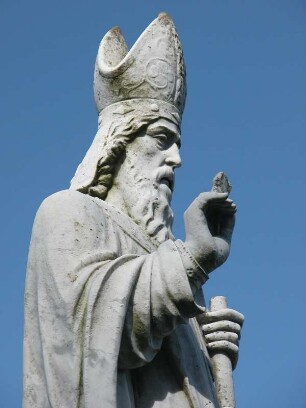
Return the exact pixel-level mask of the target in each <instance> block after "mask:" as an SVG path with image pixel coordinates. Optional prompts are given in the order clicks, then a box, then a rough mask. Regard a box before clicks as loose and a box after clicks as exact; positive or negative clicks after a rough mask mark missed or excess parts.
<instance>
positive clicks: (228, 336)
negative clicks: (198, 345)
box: [204, 331, 239, 346]
mask: <svg viewBox="0 0 306 408" xmlns="http://www.w3.org/2000/svg"><path fill="white" fill-rule="evenodd" d="M204 337H205V340H206V343H207V344H209V343H213V342H219V341H227V342H230V343H233V344H235V345H236V346H238V345H239V336H238V334H236V333H232V332H224V331H219V332H214V333H210V334H206V335H205V336H204Z"/></svg>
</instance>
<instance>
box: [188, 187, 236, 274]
mask: <svg viewBox="0 0 306 408" xmlns="http://www.w3.org/2000/svg"><path fill="white" fill-rule="evenodd" d="M235 212H236V205H235V204H234V203H233V201H232V200H230V199H229V198H228V193H218V192H215V191H211V192H207V193H201V194H200V195H199V196H198V197H197V198H196V199H195V200H194V201H193V202H192V203H191V205H190V206H189V207H188V209H187V210H186V211H185V214H184V221H185V232H186V240H185V245H186V246H187V248H188V249H189V251H190V252H191V253H192V255H193V256H194V257H195V259H196V260H197V262H198V263H199V264H200V265H201V266H202V267H203V269H204V270H205V271H206V272H207V273H209V272H211V271H213V270H214V269H216V268H217V267H218V266H220V265H222V264H223V263H224V262H225V261H226V259H227V257H228V255H229V252H230V244H231V238H232V233H233V229H234V225H235Z"/></svg>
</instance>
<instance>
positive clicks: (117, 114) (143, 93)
mask: <svg viewBox="0 0 306 408" xmlns="http://www.w3.org/2000/svg"><path fill="white" fill-rule="evenodd" d="M94 94H95V101H96V106H97V111H98V114H99V129H98V133H97V134H96V136H95V138H94V140H93V142H92V145H91V146H90V148H89V150H88V151H87V153H86V155H85V157H84V159H83V161H82V163H81V164H80V165H79V167H78V169H77V171H76V174H75V176H74V177H73V179H72V180H71V186H70V188H71V189H74V190H79V191H82V192H87V190H88V187H89V186H90V185H91V183H92V181H93V180H94V179H95V177H96V171H97V163H98V162H99V161H100V160H101V158H102V157H105V156H107V155H108V152H109V148H110V146H111V145H112V138H113V137H114V136H113V133H112V126H113V124H114V123H118V122H117V121H118V120H119V121H120V122H121V123H124V122H125V123H130V121H131V120H132V118H148V117H150V118H151V119H154V120H156V119H157V118H166V119H169V120H171V121H173V122H174V123H176V124H177V126H178V127H180V122H181V117H182V113H183V109H184V104H185V96H186V83H185V65H184V60H183V53H182V47H181V44H180V41H179V38H178V35H177V32H176V29H175V26H174V24H173V21H172V19H171V18H170V17H169V16H168V15H167V14H165V13H162V14H160V15H159V16H158V17H157V18H156V19H155V20H154V21H153V22H152V23H151V24H150V25H149V27H148V28H147V29H146V30H145V31H144V32H143V34H142V35H141V36H140V37H139V39H138V40H137V41H136V43H135V44H134V46H133V47H132V48H131V49H130V51H128V48H127V46H126V43H125V40H124V38H123V36H122V34H121V31H120V29H119V28H118V27H116V28H113V29H111V30H110V31H109V32H108V33H107V34H106V35H105V36H104V38H103V39H102V41H101V43H100V47H99V51H98V55H97V59H96V65H95V74H94Z"/></svg>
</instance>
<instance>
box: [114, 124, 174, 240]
mask: <svg viewBox="0 0 306 408" xmlns="http://www.w3.org/2000/svg"><path fill="white" fill-rule="evenodd" d="M179 144H180V134H179V129H178V127H177V125H176V124H174V123H173V122H171V121H169V120H167V119H159V120H157V121H156V122H153V123H152V124H150V125H149V126H148V127H147V130H146V133H145V134H144V135H142V136H139V137H137V138H135V140H134V141H133V142H131V143H129V144H128V145H127V148H126V157H125V159H124V161H123V163H122V165H121V166H120V168H119V170H118V172H117V174H116V176H115V178H114V183H113V187H112V188H111V190H110V192H109V197H110V199H111V197H112V196H114V193H115V195H117V197H118V196H120V197H121V209H122V210H123V211H124V212H126V213H127V214H128V215H129V216H130V217H131V218H132V219H134V221H135V222H136V223H138V224H139V225H141V226H142V227H143V228H144V229H145V230H146V231H147V232H148V233H149V235H152V236H155V235H156V234H157V235H158V236H159V237H158V241H159V242H160V241H163V240H165V239H167V238H169V237H170V236H169V235H170V233H171V225H172V221H173V213H172V210H171V208H170V202H171V197H172V192H173V188H174V170H175V169H176V168H177V167H179V166H180V165H181V158H180V153H179ZM167 231H168V232H167ZM169 231H170V232H169Z"/></svg>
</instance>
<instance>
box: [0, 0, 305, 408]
mask: <svg viewBox="0 0 306 408" xmlns="http://www.w3.org/2000/svg"><path fill="white" fill-rule="evenodd" d="M305 8H306V4H305V2H303V1H302V0H291V1H289V0H287V1H285V0H274V1H273V0H256V1H245V0H244V1H242V0H233V1H225V0H224V1H213V0H209V1H208V0H198V1H190V2H186V1H176V2H175V1H173V0H172V1H170V0H164V1H162V0H154V1H142V2H141V1H136V0H131V1H128V0H117V1H116V2H102V1H99V2H98V1H87V2H85V1H71V0H66V1H64V2H63V1H58V0H54V1H52V2H47V1H41V0H40V1H38V0H37V1H36V0H28V1H27V2H22V1H18V0H15V1H14V2H12V1H9V0H2V1H1V4H0V35H1V39H2V40H1V77H0V83H1V84H0V89H1V93H0V102H1V110H0V115H1V118H0V129H1V133H0V134H1V145H2V146H1V160H0V167H1V175H2V186H3V188H2V199H1V215H0V216H1V235H0V238H1V242H0V244H1V248H2V256H1V259H2V267H1V287H0V318H1V327H2V331H1V333H2V334H1V336H0V350H1V354H2V356H1V364H2V368H1V370H0V405H1V407H4V408H6V407H7V408H15V407H16V408H17V407H20V405H21V382H22V374H21V373H22V368H21V366H22V330H23V290H24V279H25V267H26V258H27V251H28V245H29V240H30V234H31V228H32V223H33V219H34V216H35V212H36V210H37V208H38V206H39V204H40V202H41V201H42V200H43V199H44V198H45V197H46V196H48V195H49V194H51V193H53V192H55V191H58V190H61V189H65V188H67V187H68V186H69V180H70V179H71V177H72V176H73V174H74V172H75V169H76V167H77V165H78V164H79V162H80V161H81V159H82V157H83V155H84V153H85V151H86V150H87V148H88V146H89V145H90V143H91V140H92V138H93V136H94V135H95V132H96V128H97V116H96V112H95V106H94V102H93V92H92V80H93V68H94V61H95V57H96V52H97V48H98V44H99V42H100V40H101V38H102V36H103V35H104V33H105V32H106V31H107V30H108V29H109V28H111V27H112V26H115V25H119V26H120V27H121V28H122V30H123V33H124V34H125V36H126V38H127V42H128V44H129V45H130V46H131V45H132V44H133V42H134V41H135V40H136V39H137V37H138V36H139V35H140V33H141V32H142V31H143V30H144V29H145V27H146V26H147V25H148V24H149V23H150V22H151V21H152V20H153V19H154V18H155V17H156V16H157V14H158V13H159V12H160V11H167V12H168V13H169V14H170V15H171V16H172V17H173V19H174V21H175V23H176V26H177V29H178V32H179V35H180V38H181V41H182V43H183V49H184V53H185V60H186V65H187V81H188V82H187V85H188V97H187V106H186V109H185V113H184V120H183V128H182V142H183V144H182V157H183V164H184V165H183V167H182V168H181V169H179V170H178V172H177V178H176V192H175V195H174V199H173V207H174V210H175V214H176V222H175V233H176V235H177V236H178V237H180V238H184V229H183V222H182V215H183V212H184V210H185V208H186V207H187V206H188V205H189V203H190V202H191V200H192V199H193V198H195V197H196V195H197V194H198V193H200V192H201V191H203V190H208V189H210V186H211V179H212V178H213V176H214V175H215V174H216V173H217V172H218V171H220V170H224V171H225V172H226V173H227V174H228V175H229V177H230V179H231V182H232V184H233V191H232V198H233V199H234V200H235V202H236V203H237V205H238V214H237V224H236V230H235V237H234V241H233V247H232V253H231V257H230V259H229V260H228V262H227V263H226V265H224V266H223V267H221V268H220V269H218V270H217V271H215V272H214V273H213V274H212V275H211V279H210V280H209V282H208V283H207V284H206V285H205V288H204V291H205V295H206V298H207V299H209V298H210V297H211V296H213V295H225V296H227V298H228V302H229V304H230V306H232V307H233V308H236V309H238V310H240V311H241V312H243V313H244V314H245V316H246V322H245V326H244V330H243V335H242V341H241V355H240V362H239V364H238V368H237V370H236V372H235V385H236V398H237V405H238V408H239V407H241V408H242V407H248V408H255V407H256V408H257V407H265V408H270V407H271V408H273V407H277V408H287V407H295V408H302V407H304V406H305V403H306V395H305V392H306V391H305V390H306V387H305V371H306V367H305V365H306V358H305V344H306V338H305V337H306V333H305V332H306V327H305V323H306V319H305V310H306V309H305V306H306V305H305V303H306V302H305V298H306V296H305V289H306V282H305V273H306V270H305V248H306V246H305V128H306V120H305V95H306V93H305V91H306V89H305V88H306V84H305V65H306V47H305V39H306V35H305V34H306V25H305V21H306V20H305V17H306V15H305V14H306V12H305V11H306V10H305Z"/></svg>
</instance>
